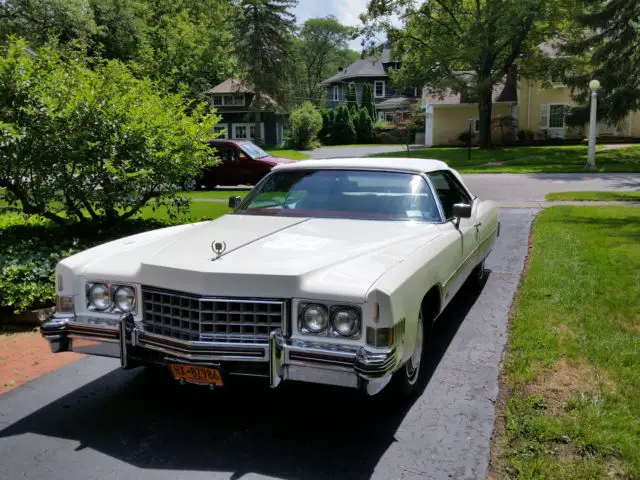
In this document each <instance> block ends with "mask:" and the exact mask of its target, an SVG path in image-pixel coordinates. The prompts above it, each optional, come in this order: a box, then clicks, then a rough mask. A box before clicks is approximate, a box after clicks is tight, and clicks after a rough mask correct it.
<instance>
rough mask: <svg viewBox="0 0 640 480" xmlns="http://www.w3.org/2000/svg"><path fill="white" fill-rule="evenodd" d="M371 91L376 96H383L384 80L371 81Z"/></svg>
mask: <svg viewBox="0 0 640 480" xmlns="http://www.w3.org/2000/svg"><path fill="white" fill-rule="evenodd" d="M373 91H374V95H375V97H376V98H384V94H385V84H384V80H376V81H375V82H373Z"/></svg>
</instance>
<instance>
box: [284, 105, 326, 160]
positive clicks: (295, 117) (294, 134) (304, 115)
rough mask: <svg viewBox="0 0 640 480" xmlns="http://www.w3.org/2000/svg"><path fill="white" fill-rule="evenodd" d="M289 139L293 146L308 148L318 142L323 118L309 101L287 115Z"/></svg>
mask: <svg viewBox="0 0 640 480" xmlns="http://www.w3.org/2000/svg"><path fill="white" fill-rule="evenodd" d="M289 124H290V127H289V128H290V130H289V141H290V142H291V146H292V147H293V148H298V149H302V150H310V149H312V148H314V147H315V146H316V145H317V143H318V133H320V131H321V130H322V126H323V119H322V115H321V114H320V112H318V111H317V110H316V108H315V107H314V106H313V104H312V103H311V102H304V103H303V104H302V106H301V107H300V108H298V109H297V110H294V111H293V112H292V113H291V116H290V117H289Z"/></svg>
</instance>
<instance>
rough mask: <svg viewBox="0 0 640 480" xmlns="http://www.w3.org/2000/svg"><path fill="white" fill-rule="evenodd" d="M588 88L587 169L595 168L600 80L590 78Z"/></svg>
mask: <svg viewBox="0 0 640 480" xmlns="http://www.w3.org/2000/svg"><path fill="white" fill-rule="evenodd" d="M589 88H590V89H591V115H590V117H589V153H588V154H587V165H586V169H587V170H595V169H596V135H597V134H598V122H597V120H596V113H597V111H598V90H599V89H600V82H599V81H598V80H591V81H590V82H589Z"/></svg>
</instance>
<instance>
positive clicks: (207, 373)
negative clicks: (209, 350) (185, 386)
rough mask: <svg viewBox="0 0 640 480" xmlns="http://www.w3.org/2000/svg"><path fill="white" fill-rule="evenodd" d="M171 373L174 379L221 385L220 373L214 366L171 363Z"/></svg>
mask: <svg viewBox="0 0 640 480" xmlns="http://www.w3.org/2000/svg"><path fill="white" fill-rule="evenodd" d="M171 373H173V377H174V378H175V379H176V380H184V381H185V382H189V383H197V384H200V385H217V386H222V375H220V372H219V371H218V370H216V369H215V368H210V367H199V366H196V365H180V364H175V363H174V364H172V365H171Z"/></svg>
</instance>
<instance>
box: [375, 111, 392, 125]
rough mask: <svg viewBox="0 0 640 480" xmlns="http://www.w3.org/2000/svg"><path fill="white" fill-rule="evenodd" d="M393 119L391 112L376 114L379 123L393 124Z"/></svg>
mask: <svg viewBox="0 0 640 480" xmlns="http://www.w3.org/2000/svg"><path fill="white" fill-rule="evenodd" d="M393 117H394V115H393V112H385V111H380V112H378V121H379V122H389V123H393Z"/></svg>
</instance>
